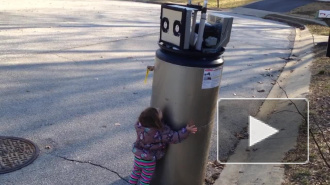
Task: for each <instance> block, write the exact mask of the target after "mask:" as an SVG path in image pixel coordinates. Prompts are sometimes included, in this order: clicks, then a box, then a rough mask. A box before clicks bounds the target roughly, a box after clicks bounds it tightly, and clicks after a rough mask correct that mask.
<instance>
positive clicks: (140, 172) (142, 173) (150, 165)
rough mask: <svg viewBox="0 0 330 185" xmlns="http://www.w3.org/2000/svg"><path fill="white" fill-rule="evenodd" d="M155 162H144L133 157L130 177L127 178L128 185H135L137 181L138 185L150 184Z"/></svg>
mask: <svg viewBox="0 0 330 185" xmlns="http://www.w3.org/2000/svg"><path fill="white" fill-rule="evenodd" d="M155 167H156V160H153V161H145V160H142V159H139V158H137V157H136V156H135V157H134V166H133V171H132V173H131V176H130V178H129V183H130V184H137V183H138V181H139V182H140V184H142V185H145V184H150V181H151V177H152V174H153V173H154V171H155Z"/></svg>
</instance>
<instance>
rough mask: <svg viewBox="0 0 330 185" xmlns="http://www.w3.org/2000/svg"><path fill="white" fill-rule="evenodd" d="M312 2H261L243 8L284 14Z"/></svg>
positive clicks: (313, 0)
mask: <svg viewBox="0 0 330 185" xmlns="http://www.w3.org/2000/svg"><path fill="white" fill-rule="evenodd" d="M313 2H315V0H262V1H258V2H255V3H252V4H249V5H246V6H245V8H252V9H257V10H265V11H271V12H280V13H285V12H289V11H291V10H293V9H295V8H297V7H300V6H304V5H306V4H308V3H313Z"/></svg>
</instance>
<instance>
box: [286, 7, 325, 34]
mask: <svg viewBox="0 0 330 185" xmlns="http://www.w3.org/2000/svg"><path fill="white" fill-rule="evenodd" d="M319 10H330V3H327V2H315V3H310V4H307V5H305V6H301V7H298V8H296V9H294V10H292V11H290V12H289V13H288V14H289V15H294V16H299V17H305V18H310V19H315V16H316V14H317V12H318V11H319ZM306 26H307V27H308V29H309V31H310V32H311V33H312V34H318V35H328V34H329V27H327V26H320V25H311V24H308V25H306Z"/></svg>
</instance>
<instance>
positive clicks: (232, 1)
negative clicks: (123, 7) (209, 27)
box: [136, 0, 256, 9]
mask: <svg viewBox="0 0 330 185" xmlns="http://www.w3.org/2000/svg"><path fill="white" fill-rule="evenodd" d="M136 1H141V2H149V3H177V4H187V2H188V1H185V0H136ZM255 1H256V0H219V2H220V8H221V9H230V8H236V7H240V6H244V5H246V4H249V3H252V2H255ZM203 2H204V1H203V0H193V1H192V3H193V4H197V3H201V5H203ZM208 7H209V8H217V0H209V1H208Z"/></svg>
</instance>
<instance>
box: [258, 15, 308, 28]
mask: <svg viewBox="0 0 330 185" xmlns="http://www.w3.org/2000/svg"><path fill="white" fill-rule="evenodd" d="M264 19H269V20H273V21H278V22H283V23H287V24H288V25H289V26H292V27H295V28H298V29H300V30H304V29H305V25H304V24H301V23H300V22H297V21H294V20H290V19H287V18H283V17H282V16H279V15H277V14H269V15H266V16H265V17H264Z"/></svg>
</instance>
